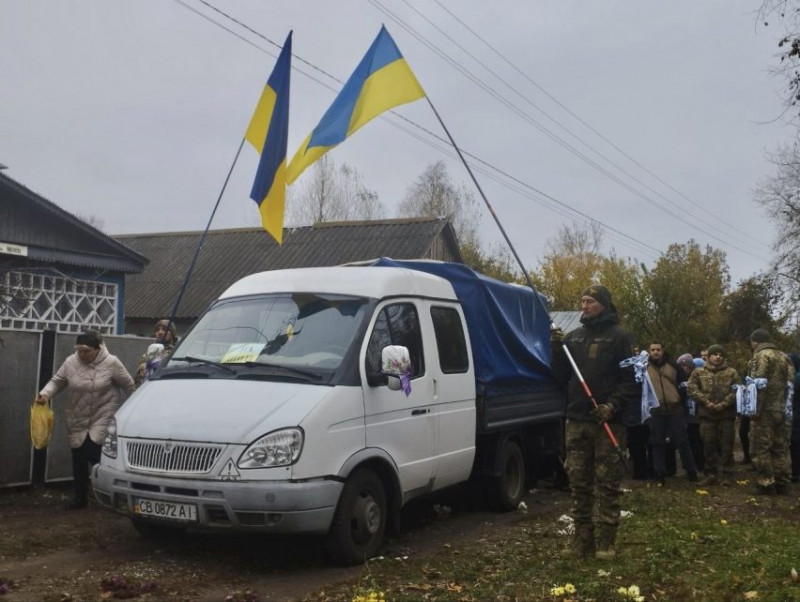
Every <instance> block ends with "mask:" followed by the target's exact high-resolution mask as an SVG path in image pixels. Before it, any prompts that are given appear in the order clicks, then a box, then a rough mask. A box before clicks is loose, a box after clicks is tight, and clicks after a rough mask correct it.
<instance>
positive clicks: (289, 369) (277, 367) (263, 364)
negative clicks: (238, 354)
mask: <svg viewBox="0 0 800 602" xmlns="http://www.w3.org/2000/svg"><path fill="white" fill-rule="evenodd" d="M241 365H243V366H247V367H248V368H269V369H271V370H282V371H284V372H290V373H292V374H297V375H298V376H304V377H306V378H313V379H314V380H320V379H321V378H322V376H321V375H320V374H318V373H317V372H312V371H311V370H303V369H302V368H295V367H294V366H285V365H283V364H270V363H267V362H243V363H242V364H241Z"/></svg>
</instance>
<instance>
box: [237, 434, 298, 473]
mask: <svg viewBox="0 0 800 602" xmlns="http://www.w3.org/2000/svg"><path fill="white" fill-rule="evenodd" d="M302 449H303V431H302V429H299V428H289V429H281V430H279V431H274V432H272V433H268V434H266V435H264V436H263V437H259V438H258V439H257V440H256V441H254V442H253V443H251V444H250V445H249V446H248V447H247V449H246V450H244V452H242V455H241V456H239V462H238V463H237V466H238V467H239V468H272V467H273V466H289V465H290V464H294V463H295V462H297V458H299V457H300V452H301V451H302Z"/></svg>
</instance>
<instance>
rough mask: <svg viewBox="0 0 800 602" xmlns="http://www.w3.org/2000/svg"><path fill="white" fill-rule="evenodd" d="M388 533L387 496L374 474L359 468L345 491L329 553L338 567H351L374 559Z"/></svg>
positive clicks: (327, 548) (334, 519)
mask: <svg viewBox="0 0 800 602" xmlns="http://www.w3.org/2000/svg"><path fill="white" fill-rule="evenodd" d="M385 530H386V492H385V490H384V488H383V482H382V481H381V480H380V478H379V477H378V475H377V474H375V473H374V472H373V471H372V470H369V469H366V468H360V469H358V470H356V471H355V472H353V474H352V475H350V478H348V479H347V482H346V483H345V485H344V489H342V494H341V496H340V497H339V504H338V505H337V507H336V513H335V514H334V516H333V522H332V524H331V529H330V531H329V532H328V536H327V540H326V542H325V543H326V546H325V547H326V550H327V552H328V555H329V556H330V558H331V560H332V561H333V562H335V563H337V564H341V565H344V566H351V565H355V564H362V563H364V562H366V561H367V560H369V559H370V558H372V557H373V556H374V555H375V554H376V553H377V551H378V549H379V548H380V546H381V544H382V543H383V535H384V532H385Z"/></svg>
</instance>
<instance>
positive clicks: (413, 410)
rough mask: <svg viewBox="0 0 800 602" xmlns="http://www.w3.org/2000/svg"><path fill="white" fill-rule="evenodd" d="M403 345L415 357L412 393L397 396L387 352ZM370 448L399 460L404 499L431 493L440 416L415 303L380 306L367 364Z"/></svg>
mask: <svg viewBox="0 0 800 602" xmlns="http://www.w3.org/2000/svg"><path fill="white" fill-rule="evenodd" d="M388 345H403V346H405V347H407V348H408V351H409V354H410V356H411V370H412V372H411V392H410V393H409V395H408V396H406V394H405V393H404V392H403V391H392V390H390V389H389V388H388V387H387V385H386V382H387V380H386V377H385V376H384V377H381V376H377V375H379V374H380V369H381V351H382V350H383V348H384V347H386V346H388ZM361 370H362V375H361V376H362V383H363V385H362V386H363V389H364V416H365V422H366V432H367V447H377V448H381V449H383V450H385V451H386V452H388V453H389V455H390V456H391V457H392V458H393V459H394V461H395V464H396V465H397V469H398V471H399V474H400V484H401V486H402V488H403V494H404V497H406V498H407V497H408V495H409V494H411V495H414V494H417V493H423V492H425V491H427V490H429V489H430V488H431V486H432V479H433V474H434V469H435V466H434V464H435V439H436V414H435V412H433V411H432V404H431V402H432V399H433V378H432V376H431V374H430V373H429V372H428V370H427V367H426V354H425V349H424V345H423V337H422V331H421V329H420V319H419V309H418V307H417V306H416V305H415V303H414V302H413V301H411V300H409V301H394V300H393V301H392V302H387V303H384V304H382V305H379V306H378V309H377V311H376V313H375V318H374V319H373V324H372V326H371V330H370V334H369V338H368V342H367V348H366V353H365V358H364V361H363V362H362V365H361Z"/></svg>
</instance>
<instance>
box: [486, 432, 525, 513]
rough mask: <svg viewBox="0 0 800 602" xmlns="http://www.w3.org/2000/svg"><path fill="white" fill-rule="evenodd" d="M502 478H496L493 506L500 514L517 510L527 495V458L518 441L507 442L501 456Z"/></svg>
mask: <svg viewBox="0 0 800 602" xmlns="http://www.w3.org/2000/svg"><path fill="white" fill-rule="evenodd" d="M499 468H500V476H498V477H495V479H494V481H495V482H494V486H493V488H492V489H493V493H494V495H493V498H494V499H493V500H492V502H493V503H492V506H493V507H494V508H495V510H499V511H500V512H508V511H509V510H516V508H517V507H518V506H519V503H520V502H521V501H522V498H523V496H524V495H525V480H526V479H525V477H526V472H525V457H524V456H523V455H522V449H520V447H519V444H518V443H517V442H516V441H512V440H507V441H506V442H505V443H504V444H503V449H502V450H501V452H500V456H499Z"/></svg>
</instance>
